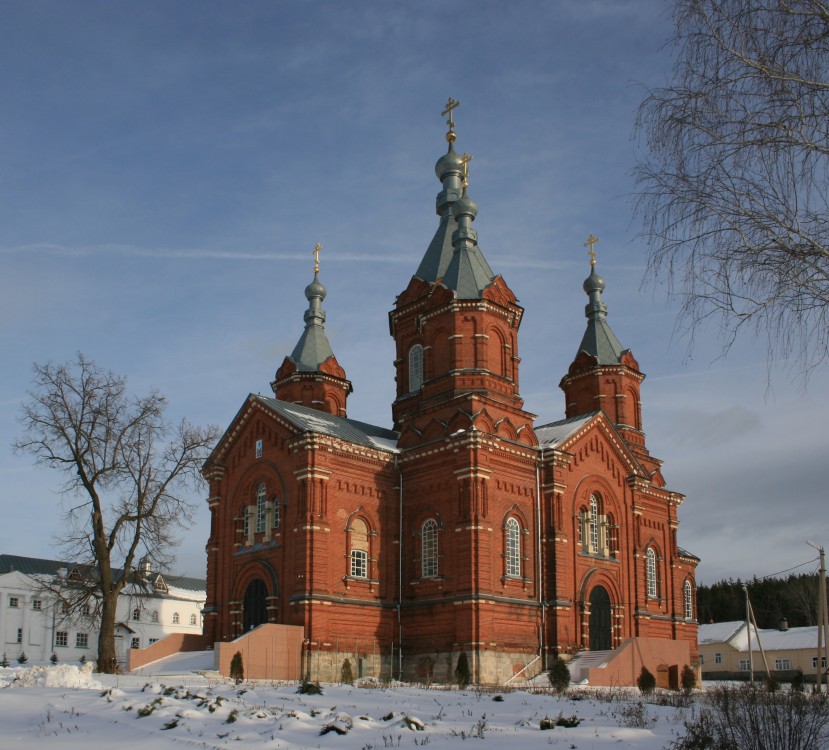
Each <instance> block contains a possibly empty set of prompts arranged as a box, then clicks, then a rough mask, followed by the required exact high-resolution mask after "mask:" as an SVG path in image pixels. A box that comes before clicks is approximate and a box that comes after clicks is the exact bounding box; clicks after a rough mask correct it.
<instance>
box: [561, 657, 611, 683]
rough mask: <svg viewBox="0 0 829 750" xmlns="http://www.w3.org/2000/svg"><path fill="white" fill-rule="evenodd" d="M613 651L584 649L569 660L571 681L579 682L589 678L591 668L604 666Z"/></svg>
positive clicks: (568, 666)
mask: <svg viewBox="0 0 829 750" xmlns="http://www.w3.org/2000/svg"><path fill="white" fill-rule="evenodd" d="M612 655H613V651H582V652H580V653H579V654H577V655H576V656H574V657H573V658H572V659H571V660H570V661H568V662H567V668H568V669H569V670H570V682H572V683H574V684H575V683H578V682H582V681H583V680H586V679H587V676H588V674H589V670H590V669H591V668H597V667H604V666H605V665H606V664H607V662H608V661H609V660H610V658H611V656H612Z"/></svg>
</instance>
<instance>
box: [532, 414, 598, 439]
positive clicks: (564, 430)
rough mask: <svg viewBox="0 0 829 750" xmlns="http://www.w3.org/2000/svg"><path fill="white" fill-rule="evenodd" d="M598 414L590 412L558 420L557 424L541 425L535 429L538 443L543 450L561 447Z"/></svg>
mask: <svg viewBox="0 0 829 750" xmlns="http://www.w3.org/2000/svg"><path fill="white" fill-rule="evenodd" d="M598 413H599V412H597V411H592V412H590V413H589V414H580V415H579V416H578V417H570V418H569V419H560V420H558V421H557V422H550V423H549V424H544V425H541V427H536V428H535V434H536V437H538V443H539V445H540V446H541V447H543V448H555V447H557V446H559V445H561V444H562V443H563V442H564V441H565V440H567V438H569V437H570V436H571V435H573V434H574V433H576V432H578V430H580V429H581V428H582V427H583V426H584V425H586V424H587V423H588V422H589V421H590V420H591V419H593V417H595V416H596V415H597V414H598Z"/></svg>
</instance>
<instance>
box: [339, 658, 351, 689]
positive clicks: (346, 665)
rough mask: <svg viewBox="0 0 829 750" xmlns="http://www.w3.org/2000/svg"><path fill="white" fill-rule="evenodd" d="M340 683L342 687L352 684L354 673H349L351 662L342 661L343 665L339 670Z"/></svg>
mask: <svg viewBox="0 0 829 750" xmlns="http://www.w3.org/2000/svg"><path fill="white" fill-rule="evenodd" d="M340 682H342V683H343V684H344V685H353V684H354V673H353V672H352V671H351V661H350V660H349V659H343V665H342V667H341V668H340Z"/></svg>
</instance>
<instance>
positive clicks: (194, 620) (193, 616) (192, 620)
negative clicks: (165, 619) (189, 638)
mask: <svg viewBox="0 0 829 750" xmlns="http://www.w3.org/2000/svg"><path fill="white" fill-rule="evenodd" d="M196 622H197V621H196V616H195V615H190V624H191V625H195V624H196Z"/></svg>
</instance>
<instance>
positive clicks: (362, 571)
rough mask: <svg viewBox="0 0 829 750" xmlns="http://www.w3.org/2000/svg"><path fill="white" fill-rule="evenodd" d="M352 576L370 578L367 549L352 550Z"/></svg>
mask: <svg viewBox="0 0 829 750" xmlns="http://www.w3.org/2000/svg"><path fill="white" fill-rule="evenodd" d="M351 576H352V577H353V578H368V553H367V552H366V551H365V550H362V549H353V550H351Z"/></svg>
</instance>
